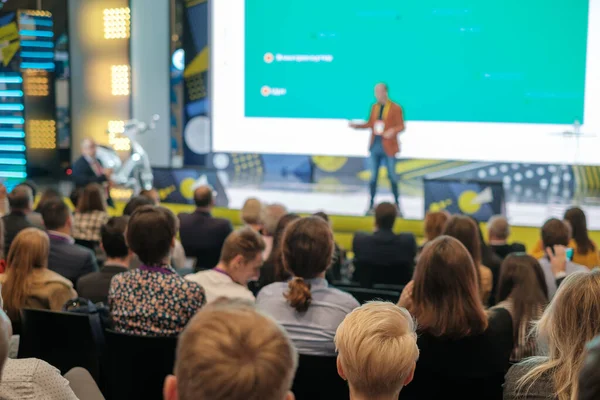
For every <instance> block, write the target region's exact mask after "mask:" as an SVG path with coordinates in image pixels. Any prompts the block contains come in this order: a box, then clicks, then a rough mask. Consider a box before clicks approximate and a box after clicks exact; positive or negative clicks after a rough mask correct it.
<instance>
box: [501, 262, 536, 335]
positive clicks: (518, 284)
mask: <svg viewBox="0 0 600 400" xmlns="http://www.w3.org/2000/svg"><path fill="white" fill-rule="evenodd" d="M509 297H510V298H511V300H512V302H513V318H514V324H513V335H514V340H515V343H516V341H517V340H518V337H519V327H520V325H521V321H522V320H524V319H526V320H532V319H536V318H537V317H539V315H538V314H537V313H538V312H539V310H543V309H544V307H545V306H546V304H548V287H547V286H546V280H545V278H544V271H543V270H542V267H541V266H540V263H539V262H538V261H537V260H536V259H535V258H534V257H532V256H530V255H527V254H525V253H514V254H509V255H508V256H507V257H506V258H505V259H504V261H503V262H502V266H501V267H500V278H499V280H498V294H497V298H498V302H501V301H504V300H506V299H508V298H509Z"/></svg>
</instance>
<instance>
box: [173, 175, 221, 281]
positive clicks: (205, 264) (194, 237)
mask: <svg viewBox="0 0 600 400" xmlns="http://www.w3.org/2000/svg"><path fill="white" fill-rule="evenodd" d="M194 203H196V210H195V211H194V212H193V213H191V214H184V213H182V214H179V222H180V227H179V237H180V239H181V244H182V245H183V248H184V249H185V254H186V255H187V256H188V257H195V258H196V260H197V261H196V269H197V270H202V269H210V268H214V267H215V266H216V265H217V264H218V263H219V258H220V255H221V249H222V248H223V243H224V242H225V239H226V238H227V236H229V234H230V233H231V232H232V231H233V227H232V226H231V222H229V221H228V220H226V219H223V218H215V217H213V216H212V215H211V210H212V208H213V207H214V205H215V203H214V198H213V190H212V188H211V187H210V186H200V187H199V188H197V189H196V190H195V191H194Z"/></svg>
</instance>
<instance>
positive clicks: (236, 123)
mask: <svg viewBox="0 0 600 400" xmlns="http://www.w3.org/2000/svg"><path fill="white" fill-rule="evenodd" d="M280 1H286V0H280ZM565 1H566V0H565ZM265 23H273V24H275V27H274V29H275V28H276V24H277V21H265ZM211 26H212V31H211V37H212V41H211V57H212V61H211V74H212V81H211V82H212V85H211V87H212V90H211V93H212V107H211V109H212V139H213V142H212V143H213V151H215V152H232V153H237V152H240V153H263V154H307V155H329V156H358V157H362V156H366V155H367V153H368V149H367V144H368V140H369V132H367V131H366V130H365V131H353V130H351V129H350V128H349V127H348V121H347V120H335V119H299V118H246V117H245V115H244V101H245V96H244V91H245V85H244V83H245V81H244V74H245V73H244V70H245V68H244V60H245V44H244V34H245V0H218V1H214V2H212V19H211ZM334 62H335V61H334ZM557 79H560V77H557ZM268 84H269V83H268V82H265V85H268ZM315 95H323V93H319V94H317V93H315ZM356 101H360V102H364V104H365V114H367V113H368V109H369V106H370V104H371V103H372V101H373V99H356ZM584 104H585V105H584V121H585V125H583V126H582V127H581V132H582V136H581V137H579V138H578V139H575V138H573V137H564V135H562V134H561V133H562V132H565V131H572V129H573V127H572V126H570V125H546V124H510V123H462V122H424V121H410V120H408V121H406V126H407V128H406V131H405V132H404V133H403V134H402V136H401V142H402V151H401V156H402V157H407V158H428V159H441V160H467V161H494V162H524V163H552V164H583V165H600V0H590V4H589V21H588V42H587V65H586V83H585V103H584Z"/></svg>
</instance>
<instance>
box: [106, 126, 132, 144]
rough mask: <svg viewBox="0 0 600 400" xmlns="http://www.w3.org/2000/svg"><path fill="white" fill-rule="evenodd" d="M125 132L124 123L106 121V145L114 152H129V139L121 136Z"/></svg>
mask: <svg viewBox="0 0 600 400" xmlns="http://www.w3.org/2000/svg"><path fill="white" fill-rule="evenodd" d="M123 132H125V121H108V143H109V144H110V145H111V146H112V147H113V149H115V150H116V151H129V150H131V144H130V142H129V138H127V137H124V136H121V135H123Z"/></svg>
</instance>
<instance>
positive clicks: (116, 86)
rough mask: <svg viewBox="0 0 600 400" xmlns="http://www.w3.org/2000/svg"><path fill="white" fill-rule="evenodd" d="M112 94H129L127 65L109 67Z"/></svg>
mask: <svg viewBox="0 0 600 400" xmlns="http://www.w3.org/2000/svg"><path fill="white" fill-rule="evenodd" d="M110 71H111V79H112V85H111V86H112V94H113V96H129V65H113V66H111V67H110Z"/></svg>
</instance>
